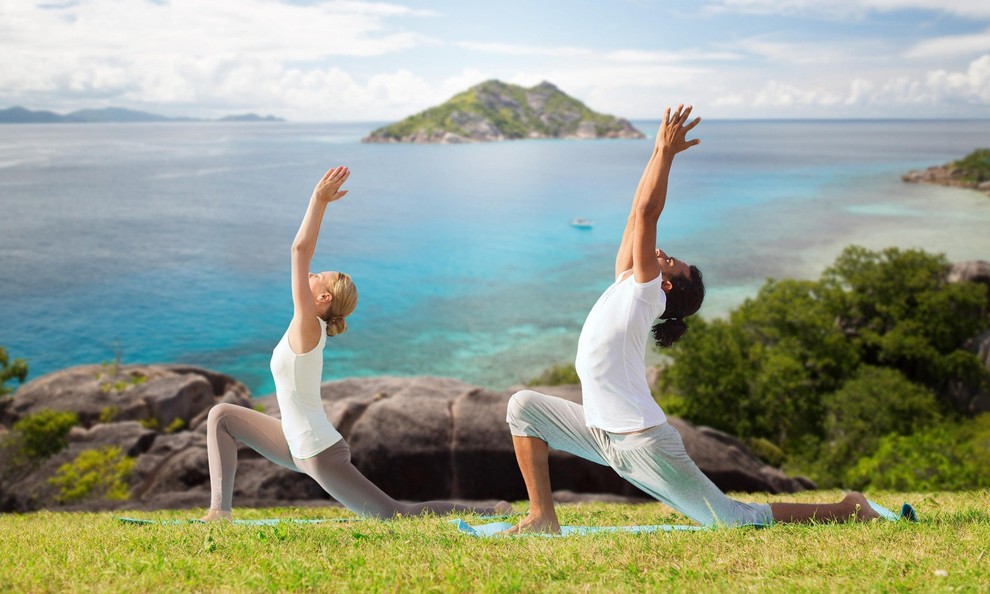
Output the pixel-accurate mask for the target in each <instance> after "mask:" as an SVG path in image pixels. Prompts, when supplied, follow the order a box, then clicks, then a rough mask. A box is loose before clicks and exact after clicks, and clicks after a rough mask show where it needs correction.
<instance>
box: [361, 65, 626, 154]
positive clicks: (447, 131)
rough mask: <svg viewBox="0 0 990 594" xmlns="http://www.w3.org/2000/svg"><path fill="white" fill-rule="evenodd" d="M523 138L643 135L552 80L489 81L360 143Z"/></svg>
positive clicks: (450, 142)
mask: <svg viewBox="0 0 990 594" xmlns="http://www.w3.org/2000/svg"><path fill="white" fill-rule="evenodd" d="M525 138H571V139H591V138H643V134H642V133H640V132H639V131H638V130H636V128H634V127H633V126H632V124H630V123H629V122H628V121H627V120H624V119H622V118H616V117H613V116H609V115H604V114H600V113H596V112H594V111H592V110H591V109H589V108H588V107H587V106H585V105H584V104H583V103H581V102H580V101H578V100H577V99H574V98H572V97H570V96H568V95H566V94H565V93H563V92H562V91H561V90H560V89H558V88H557V87H555V86H554V85H553V84H551V83H549V82H542V83H540V84H539V85H536V86H535V87H532V88H529V89H527V88H523V87H520V86H517V85H510V84H506V83H503V82H501V81H497V80H490V81H487V82H484V83H481V84H479V85H476V86H474V87H471V88H470V89H468V90H467V91H464V92H462V93H459V94H457V95H455V96H454V97H453V98H451V99H450V100H449V101H447V102H446V103H444V104H442V105H438V106H435V107H431V108H430V109H427V110H426V111H423V112H421V113H418V114H416V115H413V116H410V117H408V118H406V119H404V120H401V121H399V122H396V123H394V124H391V125H388V126H385V127H382V128H379V129H377V130H375V131H373V132H372V133H371V134H369V135H368V136H367V137H366V138H364V139H362V142H386V143H387V142H412V143H434V144H455V143H463V142H492V141H500V140H518V139H525Z"/></svg>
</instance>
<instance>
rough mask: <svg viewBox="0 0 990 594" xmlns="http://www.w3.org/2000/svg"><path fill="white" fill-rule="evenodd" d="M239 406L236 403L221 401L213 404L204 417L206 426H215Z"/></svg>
mask: <svg viewBox="0 0 990 594" xmlns="http://www.w3.org/2000/svg"><path fill="white" fill-rule="evenodd" d="M238 408H243V407H239V406H237V405H236V404H230V403H229V402H221V403H220V404H215V405H214V406H213V408H211V409H210V414H209V415H207V417H206V422H207V423H208V425H207V427H216V426H217V425H218V424H219V423H220V421H222V420H223V419H224V417H227V416H228V415H231V414H234V413H236V412H237V409H238Z"/></svg>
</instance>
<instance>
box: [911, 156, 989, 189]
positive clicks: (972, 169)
mask: <svg viewBox="0 0 990 594" xmlns="http://www.w3.org/2000/svg"><path fill="white" fill-rule="evenodd" d="M901 179H903V180H904V181H906V182H910V183H915V184H938V185H940V186H951V187H956V188H970V189H973V190H979V191H981V192H984V193H986V194H988V195H990V149H985V148H983V149H977V150H975V151H973V152H972V153H970V154H969V155H967V156H966V157H964V158H962V159H960V160H958V161H950V162H949V163H946V164H945V165H938V166H936V167H929V168H928V169H916V170H914V171H909V172H907V173H905V174H904V175H902V176H901Z"/></svg>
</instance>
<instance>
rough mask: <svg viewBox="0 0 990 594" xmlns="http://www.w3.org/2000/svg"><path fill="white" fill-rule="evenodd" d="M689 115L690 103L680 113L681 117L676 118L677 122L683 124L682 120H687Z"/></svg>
mask: <svg viewBox="0 0 990 594" xmlns="http://www.w3.org/2000/svg"><path fill="white" fill-rule="evenodd" d="M689 115H691V106H690V105H688V106H687V109H685V110H684V113H682V114H681V118H680V119H679V120H678V123H680V124H681V125H682V126H683V125H684V122H686V121H687V119H688V116H689Z"/></svg>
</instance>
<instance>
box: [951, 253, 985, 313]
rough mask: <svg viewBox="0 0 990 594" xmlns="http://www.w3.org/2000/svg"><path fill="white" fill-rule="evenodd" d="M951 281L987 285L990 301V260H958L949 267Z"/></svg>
mask: <svg viewBox="0 0 990 594" xmlns="http://www.w3.org/2000/svg"><path fill="white" fill-rule="evenodd" d="M948 281H949V282H950V283H958V282H972V283H980V284H981V285H984V286H986V287H987V300H988V303H990V262H987V261H985V260H970V261H968V262H956V263H955V264H953V265H952V267H951V268H950V269H949V276H948Z"/></svg>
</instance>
